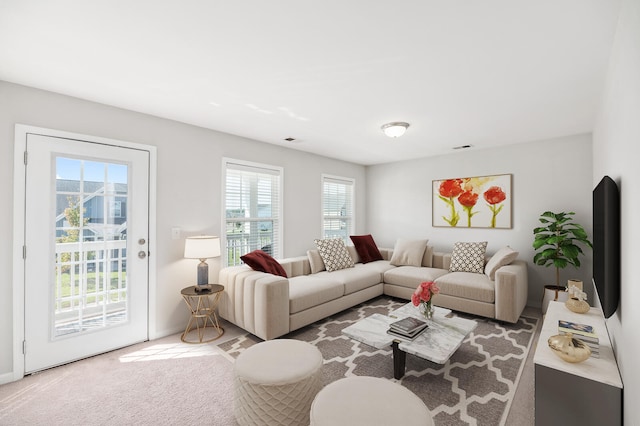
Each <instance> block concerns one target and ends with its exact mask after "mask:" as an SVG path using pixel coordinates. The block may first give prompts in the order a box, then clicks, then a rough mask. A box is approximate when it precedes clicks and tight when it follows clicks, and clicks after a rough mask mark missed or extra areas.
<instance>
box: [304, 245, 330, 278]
mask: <svg viewBox="0 0 640 426" xmlns="http://www.w3.org/2000/svg"><path fill="white" fill-rule="evenodd" d="M307 257H308V258H309V265H310V266H311V273H312V274H317V273H318V272H321V271H325V270H326V268H325V267H324V262H323V261H322V256H320V252H319V251H318V250H307Z"/></svg>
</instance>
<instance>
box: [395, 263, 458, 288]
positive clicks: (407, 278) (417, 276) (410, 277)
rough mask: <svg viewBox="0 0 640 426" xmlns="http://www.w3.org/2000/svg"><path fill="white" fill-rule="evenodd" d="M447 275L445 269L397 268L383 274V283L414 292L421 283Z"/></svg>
mask: <svg viewBox="0 0 640 426" xmlns="http://www.w3.org/2000/svg"><path fill="white" fill-rule="evenodd" d="M447 273H448V271H447V270H446V269H438V268H424V267H417V266H399V267H397V268H393V269H389V270H388V271H386V272H385V273H384V282H385V284H393V285H397V286H401V287H407V288H410V289H412V290H415V289H416V287H418V285H419V284H420V283H421V282H424V281H435V280H436V279H437V278H439V277H441V276H443V275H445V274H447Z"/></svg>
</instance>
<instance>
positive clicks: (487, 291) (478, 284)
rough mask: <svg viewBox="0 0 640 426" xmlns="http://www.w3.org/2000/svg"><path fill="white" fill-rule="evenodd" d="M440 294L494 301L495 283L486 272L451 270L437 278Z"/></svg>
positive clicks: (487, 301) (480, 300)
mask: <svg viewBox="0 0 640 426" xmlns="http://www.w3.org/2000/svg"><path fill="white" fill-rule="evenodd" d="M436 284H438V287H440V294H446V295H449V296H454V297H460V298H462V299H471V300H477V301H479V302H486V303H494V302H495V300H496V298H495V287H494V285H495V283H494V282H493V281H491V280H490V279H489V277H488V276H486V275H485V274H478V273H474V272H450V273H448V274H446V275H443V276H441V277H439V278H437V279H436Z"/></svg>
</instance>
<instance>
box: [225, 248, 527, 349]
mask: <svg viewBox="0 0 640 426" xmlns="http://www.w3.org/2000/svg"><path fill="white" fill-rule="evenodd" d="M347 249H348V251H349V254H350V255H351V257H352V258H353V260H354V263H355V265H354V266H353V267H351V268H345V269H341V270H336V271H332V272H327V271H321V272H315V273H312V264H314V263H317V260H318V259H319V256H318V254H317V251H314V250H310V251H309V253H308V255H307V256H300V257H294V258H288V259H282V260H279V261H278V262H279V263H280V264H281V265H282V267H283V268H284V270H285V272H286V274H287V277H288V278H284V277H281V276H277V275H272V274H268V273H265V272H259V271H254V270H252V269H251V268H250V267H248V266H247V265H241V266H232V267H227V268H223V269H222V270H221V271H220V276H219V282H220V284H222V285H223V286H224V287H225V290H224V293H223V295H222V298H221V301H220V304H219V313H220V316H221V317H222V318H224V319H226V320H227V321H230V322H231V323H233V324H235V325H237V326H239V327H241V328H243V329H245V330H247V331H248V332H250V333H252V334H254V335H256V336H258V337H260V338H262V339H265V340H269V339H274V338H276V337H279V336H283V335H285V334H287V333H289V332H291V331H293V330H297V329H299V328H302V327H304V326H306V325H309V324H311V323H313V322H315V321H318V320H321V319H323V318H326V317H328V316H330V315H333V314H335V313H337V312H340V311H342V310H344V309H347V308H349V307H352V306H355V305H357V304H359V303H362V302H365V301H367V300H369V299H372V298H374V297H376V296H379V295H382V294H387V295H390V296H394V297H398V298H402V299H407V300H410V299H411V294H412V293H413V292H414V290H415V289H416V287H417V286H418V285H419V284H420V283H421V282H423V281H435V282H436V283H437V284H438V286H439V287H440V294H438V295H436V296H435V298H434V304H435V305H437V306H442V307H445V308H449V309H452V310H456V311H461V312H467V313H470V314H475V315H480V316H484V317H487V318H495V319H498V320H500V321H505V322H510V323H514V322H516V321H517V320H518V318H519V317H520V314H521V313H522V310H523V309H524V307H525V305H526V301H527V264H526V262H524V261H522V260H518V259H516V260H514V261H512V262H511V263H510V264H508V265H505V266H501V267H499V268H498V269H497V270H496V271H495V279H494V280H491V279H490V278H489V276H488V275H487V274H484V273H472V272H449V265H450V262H451V254H447V253H441V252H434V251H433V248H432V247H431V246H427V249H426V250H425V253H424V257H423V259H422V265H421V266H394V265H392V264H391V262H390V259H391V257H392V254H393V250H392V249H380V253H381V255H382V257H383V260H378V261H374V262H369V263H361V262H360V259H359V256H358V253H357V252H356V250H355V248H354V247H353V246H348V247H347ZM313 266H314V270H316V269H318V267H317V266H316V265H313Z"/></svg>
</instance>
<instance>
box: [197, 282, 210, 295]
mask: <svg viewBox="0 0 640 426" xmlns="http://www.w3.org/2000/svg"><path fill="white" fill-rule="evenodd" d="M212 288H213V286H212V285H211V284H202V285H200V284H198V285H197V286H195V290H196V293H200V292H207V291H210V290H211V289H212Z"/></svg>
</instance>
